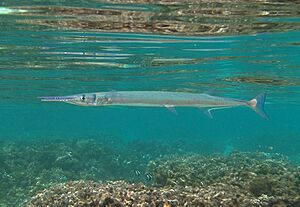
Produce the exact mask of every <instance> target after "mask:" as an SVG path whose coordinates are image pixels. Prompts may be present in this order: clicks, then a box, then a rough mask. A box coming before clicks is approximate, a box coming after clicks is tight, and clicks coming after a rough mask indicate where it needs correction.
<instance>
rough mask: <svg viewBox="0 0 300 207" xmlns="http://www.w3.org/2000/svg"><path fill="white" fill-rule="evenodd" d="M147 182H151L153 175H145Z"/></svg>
mask: <svg viewBox="0 0 300 207" xmlns="http://www.w3.org/2000/svg"><path fill="white" fill-rule="evenodd" d="M145 176H146V179H147V181H151V180H152V179H153V175H152V174H151V173H146V174H145Z"/></svg>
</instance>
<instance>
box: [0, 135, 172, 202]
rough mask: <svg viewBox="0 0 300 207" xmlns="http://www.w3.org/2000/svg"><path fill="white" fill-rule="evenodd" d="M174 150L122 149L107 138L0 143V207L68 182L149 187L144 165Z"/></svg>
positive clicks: (150, 144) (154, 146)
mask: <svg viewBox="0 0 300 207" xmlns="http://www.w3.org/2000/svg"><path fill="white" fill-rule="evenodd" d="M175 144H178V143H177V142H174V145H175ZM174 145H173V144H170V142H169V144H168V145H167V144H165V143H162V142H158V141H154V140H152V141H138V140H134V141H131V142H129V143H122V141H121V140H120V139H118V138H115V137H111V136H102V137H99V138H98V139H47V140H41V139H32V140H29V139H28V140H10V141H8V140H2V141H0V206H1V207H2V206H18V205H19V204H21V203H22V202H23V201H24V200H26V199H27V198H28V197H31V196H32V195H34V194H35V193H36V192H37V191H38V190H41V189H44V188H47V187H49V186H52V185H54V184H58V183H63V182H67V181H72V180H91V181H106V180H128V181H131V182H145V183H149V182H151V180H149V177H147V176H146V174H147V172H146V166H147V163H148V162H149V160H152V159H155V158H157V157H159V156H164V155H166V154H168V153H169V154H171V153H174V150H173V149H174ZM136 172H138V175H137V174H136ZM150 178H151V177H150Z"/></svg>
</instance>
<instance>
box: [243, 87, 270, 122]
mask: <svg viewBox="0 0 300 207" xmlns="http://www.w3.org/2000/svg"><path fill="white" fill-rule="evenodd" d="M266 96H267V93H266V92H262V93H260V94H258V95H257V96H255V97H254V98H253V99H251V100H250V101H249V102H248V104H249V106H250V107H251V108H252V109H253V110H254V111H255V112H256V113H257V114H258V115H260V116H261V117H263V118H264V119H269V117H268V115H267V114H266V112H265V110H264V107H265V101H266Z"/></svg>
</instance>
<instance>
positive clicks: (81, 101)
mask: <svg viewBox="0 0 300 207" xmlns="http://www.w3.org/2000/svg"><path fill="white" fill-rule="evenodd" d="M39 98H41V101H61V102H65V103H70V104H75V105H79V106H110V105H119V106H144V107H166V108H167V109H169V110H170V111H171V112H173V113H175V114H177V112H176V110H175V108H174V107H198V108H204V109H206V110H205V113H206V114H207V115H208V116H209V117H210V118H212V114H211V111H212V110H216V109H223V108H232V107H238V106H247V107H250V108H251V109H253V110H254V111H255V112H256V113H257V114H259V115H260V116H261V117H263V118H265V119H268V116H267V114H266V113H265V111H264V105H265V99H266V92H262V93H260V94H259V95H257V96H256V97H254V98H253V99H251V100H250V101H246V100H239V99H232V98H223V97H218V96H212V95H209V94H205V93H186V92H165V91H111V92H96V93H84V94H76V95H70V96H50V97H49V96H47V97H39Z"/></svg>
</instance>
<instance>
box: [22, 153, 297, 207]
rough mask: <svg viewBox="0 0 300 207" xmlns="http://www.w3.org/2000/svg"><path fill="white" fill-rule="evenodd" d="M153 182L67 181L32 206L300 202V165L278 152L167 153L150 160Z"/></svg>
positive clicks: (38, 197) (38, 196) (32, 201)
mask: <svg viewBox="0 0 300 207" xmlns="http://www.w3.org/2000/svg"><path fill="white" fill-rule="evenodd" d="M148 170H151V171H152V172H153V176H154V177H155V182H154V183H153V185H144V184H141V183H139V184H133V183H128V182H125V181H114V182H104V183H96V182H87V181H77V182H66V183H61V184H58V185H54V186H52V187H50V188H48V189H45V190H43V191H41V192H39V193H38V194H36V195H35V196H34V197H32V198H31V199H30V200H29V201H28V203H27V206H28V207H33V206H68V205H71V206H120V207H121V206H162V207H163V206H164V207H169V206H208V207H210V206H211V207H213V206H224V207H227V206H228V207H229V206H249V207H250V206H299V205H300V196H299V195H300V190H299V189H300V188H299V187H300V168H299V167H296V166H293V165H292V164H290V163H289V162H288V160H287V159H286V158H285V157H283V156H281V155H279V154H266V153H237V152H234V153H232V154H230V155H229V156H222V155H211V156H202V155H185V156H178V155H177V156H174V155H173V156H166V157H164V158H158V159H156V160H155V161H150V162H149V169H148Z"/></svg>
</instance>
